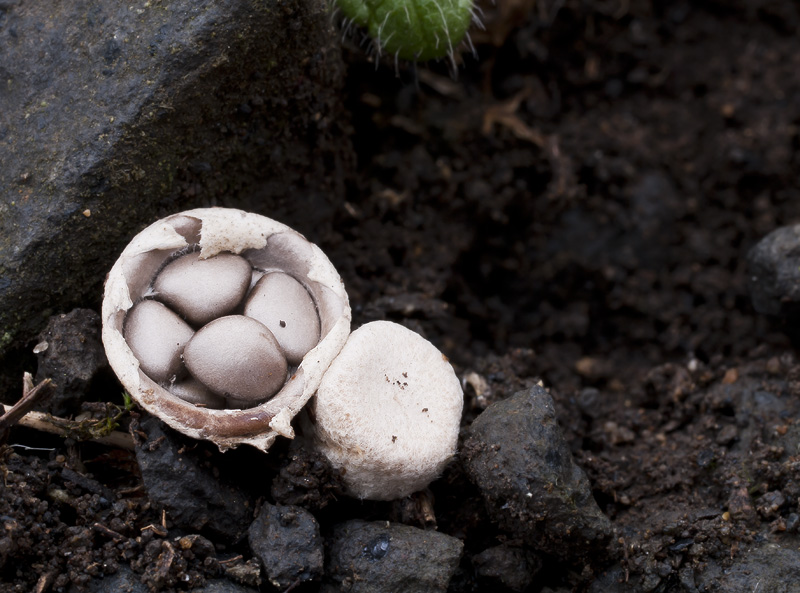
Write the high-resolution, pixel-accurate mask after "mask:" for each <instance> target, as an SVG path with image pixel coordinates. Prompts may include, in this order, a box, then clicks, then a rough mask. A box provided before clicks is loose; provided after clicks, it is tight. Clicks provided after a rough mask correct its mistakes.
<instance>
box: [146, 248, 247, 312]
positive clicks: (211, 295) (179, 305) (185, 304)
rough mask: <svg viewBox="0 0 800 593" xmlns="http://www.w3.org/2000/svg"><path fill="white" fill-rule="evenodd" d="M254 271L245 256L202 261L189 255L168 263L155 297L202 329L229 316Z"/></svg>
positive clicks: (156, 283)
mask: <svg viewBox="0 0 800 593" xmlns="http://www.w3.org/2000/svg"><path fill="white" fill-rule="evenodd" d="M251 271H252V268H251V266H250V263H249V262H248V261H247V260H246V259H245V258H243V257H241V256H238V255H233V254H232V253H220V254H219V255H216V256H214V257H210V258H208V259H200V254H199V253H198V252H195V253H189V254H187V255H184V256H181V257H179V258H178V259H176V260H174V261H172V262H170V263H169V264H167V265H166V266H165V267H164V269H163V270H161V272H159V274H158V276H156V279H155V281H154V282H153V290H154V291H155V293H156V294H155V298H157V299H158V300H159V301H161V302H163V303H165V304H167V305H169V306H170V307H172V308H173V309H174V310H175V311H176V312H178V313H180V314H181V315H182V316H183V317H184V318H185V319H186V320H187V321H188V322H189V323H191V324H193V325H196V326H202V325H204V324H206V323H208V322H209V321H211V320H212V319H216V318H217V317H221V316H222V315H227V314H228V313H230V312H231V311H233V310H234V309H235V308H236V307H237V306H238V305H239V303H241V302H242V299H243V298H244V295H245V293H246V292H247V288H248V286H249V285H250V275H251Z"/></svg>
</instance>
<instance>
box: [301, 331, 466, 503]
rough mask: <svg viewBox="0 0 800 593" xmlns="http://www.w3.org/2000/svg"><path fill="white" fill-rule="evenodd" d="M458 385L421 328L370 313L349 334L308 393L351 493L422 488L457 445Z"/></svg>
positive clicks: (322, 440) (324, 441) (384, 496)
mask: <svg viewBox="0 0 800 593" xmlns="http://www.w3.org/2000/svg"><path fill="white" fill-rule="evenodd" d="M462 407H463V392H462V390H461V385H460V383H459V381H458V377H456V374H455V372H454V371H453V367H452V366H451V365H450V363H449V362H448V361H447V358H446V357H445V356H444V355H443V354H442V353H441V352H440V351H439V350H438V349H437V348H436V347H435V346H434V345H433V344H431V343H430V342H428V341H427V340H426V339H425V338H423V337H422V336H420V335H419V334H416V333H414V332H413V331H411V330H409V329H406V328H405V327H403V326H401V325H398V324H396V323H391V322H387V321H375V322H372V323H368V324H366V325H364V326H362V327H360V328H359V329H357V330H356V331H354V332H353V333H352V334H350V338H349V339H348V340H347V344H345V346H344V348H343V349H342V351H341V352H340V353H339V355H338V356H337V357H336V359H335V360H334V361H333V363H332V364H331V366H330V368H329V369H328V370H327V372H326V373H325V375H324V377H323V378H322V382H321V383H320V385H319V389H318V390H317V396H316V398H315V400H313V415H312V416H313V421H314V423H315V431H316V442H317V445H318V447H319V448H320V450H321V451H322V452H323V453H324V454H325V455H326V456H327V457H328V459H329V460H330V461H331V463H332V464H333V465H334V467H337V468H340V469H343V470H345V471H344V480H345V483H346V485H347V486H348V488H349V490H350V493H351V494H352V495H354V496H357V497H359V498H369V499H374V500H392V499H395V498H401V497H403V496H407V495H409V494H411V493H413V492H416V491H417V490H421V489H422V488H425V487H426V486H427V485H428V484H429V483H430V482H431V481H433V480H434V479H435V478H437V477H438V476H439V474H440V473H441V472H442V470H443V469H444V467H445V465H446V464H447V462H448V461H449V460H450V458H451V457H452V456H453V455H454V454H455V452H456V444H457V440H458V431H459V426H460V422H461V410H462Z"/></svg>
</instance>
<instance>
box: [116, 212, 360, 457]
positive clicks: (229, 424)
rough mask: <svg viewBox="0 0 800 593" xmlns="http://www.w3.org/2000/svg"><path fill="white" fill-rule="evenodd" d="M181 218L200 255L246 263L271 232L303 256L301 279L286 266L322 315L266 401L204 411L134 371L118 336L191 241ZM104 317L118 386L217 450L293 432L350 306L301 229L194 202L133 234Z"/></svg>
mask: <svg viewBox="0 0 800 593" xmlns="http://www.w3.org/2000/svg"><path fill="white" fill-rule="evenodd" d="M186 217H188V218H189V219H197V220H199V221H200V225H201V227H200V228H201V230H200V240H199V245H200V253H201V257H203V258H208V257H212V256H214V255H216V254H217V253H220V252H223V251H229V252H231V253H237V254H241V255H243V256H244V257H246V258H247V259H248V260H250V261H251V262H252V259H251V258H252V257H254V256H257V255H258V254H259V253H261V251H260V250H263V249H264V248H265V247H266V246H267V243H268V242H269V240H270V239H271V238H273V239H276V240H278V241H279V242H282V243H284V244H285V245H284V247H286V245H289V248H288V251H292V248H293V247H294V248H297V252H298V253H295V255H298V256H300V257H302V258H303V261H298V262H296V263H297V266H298V267H303V268H307V270H304V273H303V274H302V276H304V277H299V278H298V274H297V272H296V270H288V271H289V272H292V271H295V273H294V274H293V275H294V276H295V277H296V278H298V280H300V281H301V282H302V283H303V284H304V285H305V286H306V288H307V289H308V290H309V293H310V294H311V295H312V298H313V299H314V302H315V304H316V306H317V311H318V314H319V315H320V326H321V332H322V337H321V339H320V342H319V343H318V344H317V346H315V347H314V348H313V349H312V350H311V351H309V352H308V353H307V354H306V356H305V357H304V358H303V361H302V362H301V363H300V365H299V367H298V368H297V370H296V372H295V373H294V374H293V375H292V376H291V377H290V378H289V380H288V381H287V382H286V384H285V385H284V386H283V388H281V390H280V391H279V392H278V393H277V394H276V395H275V396H274V397H273V398H272V399H270V400H269V401H267V402H265V403H263V404H260V405H258V406H255V407H253V408H248V409H244V410H210V409H203V408H199V407H196V406H194V405H193V404H190V403H188V402H185V401H183V400H181V399H180V398H178V397H177V396H175V395H173V394H171V393H170V392H169V391H167V390H166V389H165V388H163V387H161V386H160V385H158V384H157V383H155V382H154V381H152V379H150V378H149V377H147V376H146V375H145V374H144V373H143V372H141V371H140V370H139V361H138V360H137V359H136V357H135V356H134V355H133V352H132V351H131V349H130V348H129V347H128V345H127V343H126V342H125V338H124V336H123V334H122V329H123V324H124V320H125V316H126V315H127V312H128V310H129V309H130V308H131V307H132V306H133V305H134V302H135V301H137V300H139V299H140V298H141V296H142V295H144V294H145V292H146V290H147V289H148V287H149V285H150V283H151V282H152V278H153V276H154V275H155V273H156V272H157V271H158V269H160V267H161V266H162V265H163V263H164V262H165V261H166V260H167V259H169V258H170V257H171V256H172V254H174V252H175V251H178V250H180V249H183V248H186V247H187V246H189V242H188V241H187V239H186V238H185V237H184V235H182V234H181V233H179V232H178V231H177V230H176V228H175V227H176V226H177V225H178V224H179V223H180V222H184V223H185V222H186ZM171 223H172V224H171ZM184 234H185V233H184ZM246 252H247V253H246ZM300 252H302V253H300ZM262 254H263V253H262ZM132 264H143V267H144V270H143V273H144V274H145V275H147V277H146V278H144V280H146V282H145V281H144V280H143V279H141V278H133V279H131V278H130V276H131V274H133V269H132V268H131V265H132ZM126 272H127V277H126ZM133 280H138V284H139V286H137V287H135V288H134V290H133V291H132V290H131V287H130V286H129V285H130V284H131V282H132V281H133ZM132 292H133V293H135V294H132ZM139 293H141V294H139ZM323 301H324V302H323ZM323 316H324V317H325V319H323ZM102 317H103V343H104V345H105V348H106V354H107V356H108V359H109V363H110V364H111V366H112V368H113V369H114V371H115V373H116V374H117V376H118V377H119V379H120V382H121V383H122V385H123V386H124V387H125V388H126V389H127V390H128V392H129V393H130V394H131V396H132V397H133V398H134V400H136V402H137V403H139V404H140V405H141V406H142V407H143V408H144V409H145V410H147V411H148V412H150V413H151V414H153V415H155V416H158V417H159V418H161V419H162V420H163V421H164V422H166V423H167V424H168V425H169V426H171V427H172V428H174V429H176V430H178V431H179V432H181V433H183V434H185V435H187V436H190V437H192V438H197V439H206V440H210V441H212V442H213V443H215V444H216V445H217V446H218V447H219V448H220V449H221V450H226V449H230V448H233V447H237V446H239V445H241V444H248V445H252V446H254V447H256V448H258V449H261V450H262V451H266V450H267V449H269V447H270V446H271V445H272V443H273V442H274V441H275V439H276V438H277V436H278V435H279V434H280V435H282V436H285V437H288V438H293V437H294V431H293V429H292V426H291V421H292V419H293V418H294V416H295V415H296V414H297V413H298V412H299V411H300V410H301V409H302V408H303V406H305V404H306V403H307V402H308V400H309V399H310V398H311V396H312V395H314V393H315V392H316V390H317V387H318V386H319V383H320V381H321V380H322V376H323V374H324V373H325V371H326V370H327V368H328V366H329V365H330V363H331V362H332V361H333V359H334V358H336V356H337V354H338V353H339V351H340V350H341V349H342V347H343V346H344V344H345V342H346V341H347V338H348V336H349V334H350V320H351V312H350V305H349V301H348V297H347V293H346V292H345V289H344V283H343V282H342V280H341V278H340V276H339V274H338V272H336V269H335V268H334V267H333V264H331V262H330V261H329V260H328V258H327V257H326V256H325V254H324V253H323V252H322V251H321V250H320V249H319V248H318V247H317V246H316V245H314V244H312V243H310V242H309V241H307V240H306V239H305V237H303V236H302V235H301V234H300V233H298V232H296V231H294V230H293V229H291V228H289V227H287V226H286V225H284V224H282V223H279V222H277V221H275V220H272V219H270V218H267V217H265V216H261V215H259V214H253V213H248V212H244V211H241V210H236V209H228V208H199V209H195V210H188V211H185V212H181V213H178V214H174V215H172V216H169V217H167V218H164V219H162V220H159V221H157V222H155V223H153V224H152V225H150V226H149V227H147V228H146V229H144V230H143V231H142V232H140V233H139V234H138V235H136V236H135V237H134V238H133V240H132V241H131V242H130V243H129V244H128V246H127V247H126V248H125V250H124V251H123V252H122V254H121V255H120V257H119V258H118V259H117V262H116V263H115V264H114V266H113V267H112V269H111V271H110V272H109V274H108V277H107V279H106V286H105V295H104V298H103V308H102Z"/></svg>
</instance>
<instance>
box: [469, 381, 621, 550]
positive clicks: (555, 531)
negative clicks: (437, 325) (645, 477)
mask: <svg viewBox="0 0 800 593" xmlns="http://www.w3.org/2000/svg"><path fill="white" fill-rule="evenodd" d="M462 460H463V463H464V468H465V469H466V471H467V474H468V475H469V477H470V479H471V480H472V481H473V482H474V483H475V484H476V485H477V486H478V488H479V489H480V491H481V494H482V495H483V498H484V501H485V502H486V508H487V511H488V512H489V515H490V517H491V518H492V519H493V520H494V521H496V522H497V523H498V524H499V526H500V528H501V529H503V530H504V531H505V532H506V533H508V534H509V535H511V536H512V537H517V538H520V539H521V540H523V541H524V542H525V543H526V544H527V545H529V546H531V547H533V548H535V549H537V550H540V551H542V552H545V553H547V554H550V555H553V556H556V557H559V558H562V559H564V560H566V561H569V562H573V563H576V564H577V563H581V562H587V563H589V562H597V561H599V560H601V559H602V558H603V557H604V556H606V555H607V553H608V545H609V543H610V540H611V535H612V529H611V522H610V521H609V520H608V518H607V517H606V516H605V515H604V514H603V513H602V512H601V511H600V509H599V508H598V506H597V503H596V502H595V500H594V498H593V497H592V491H591V488H590V485H589V480H588V479H587V477H586V474H584V473H583V470H582V469H581V468H580V467H578V466H577V465H576V464H575V461H574V460H573V458H572V454H571V453H570V450H569V447H568V446H567V443H566V441H565V439H564V435H563V433H562V432H561V429H560V428H559V426H558V423H557V422H556V415H555V409H554V407H553V400H552V398H551V397H550V395H549V394H548V393H547V391H545V390H544V389H543V388H542V387H540V386H538V385H537V386H534V387H532V388H531V389H530V390H528V391H520V392H519V393H517V394H515V395H513V396H511V397H510V398H508V399H506V400H502V401H499V402H496V403H494V404H492V405H491V406H489V407H488V408H486V410H485V411H484V412H483V413H481V415H480V416H478V418H476V419H475V422H473V423H472V426H471V427H470V429H469V437H468V438H467V440H466V441H465V443H464V448H463V451H462Z"/></svg>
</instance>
